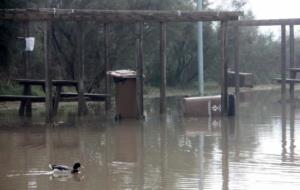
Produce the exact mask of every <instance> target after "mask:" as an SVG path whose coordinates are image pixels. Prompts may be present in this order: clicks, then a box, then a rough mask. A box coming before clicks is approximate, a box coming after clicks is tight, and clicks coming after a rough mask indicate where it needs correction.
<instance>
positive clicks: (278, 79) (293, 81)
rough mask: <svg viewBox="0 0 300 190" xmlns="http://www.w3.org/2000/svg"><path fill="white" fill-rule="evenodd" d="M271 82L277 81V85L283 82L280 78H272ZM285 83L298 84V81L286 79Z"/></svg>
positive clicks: (299, 81)
mask: <svg viewBox="0 0 300 190" xmlns="http://www.w3.org/2000/svg"><path fill="white" fill-rule="evenodd" d="M273 80H275V81H277V82H278V83H281V82H282V81H283V80H282V79H281V78H274V79H273ZM285 83H300V79H291V78H286V79H285Z"/></svg>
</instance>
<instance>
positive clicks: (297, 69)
mask: <svg viewBox="0 0 300 190" xmlns="http://www.w3.org/2000/svg"><path fill="white" fill-rule="evenodd" d="M288 70H289V71H291V72H300V68H297V67H292V68H288Z"/></svg>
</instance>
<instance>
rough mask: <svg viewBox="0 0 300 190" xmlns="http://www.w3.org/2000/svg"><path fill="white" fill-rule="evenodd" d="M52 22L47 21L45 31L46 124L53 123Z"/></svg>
mask: <svg viewBox="0 0 300 190" xmlns="http://www.w3.org/2000/svg"><path fill="white" fill-rule="evenodd" d="M51 27H52V21H51V20H50V21H47V22H46V26H45V31H44V63H45V89H46V101H45V104H46V123H52V121H53V104H52V76H51V63H52V46H51V36H52V34H51V33H52V30H51Z"/></svg>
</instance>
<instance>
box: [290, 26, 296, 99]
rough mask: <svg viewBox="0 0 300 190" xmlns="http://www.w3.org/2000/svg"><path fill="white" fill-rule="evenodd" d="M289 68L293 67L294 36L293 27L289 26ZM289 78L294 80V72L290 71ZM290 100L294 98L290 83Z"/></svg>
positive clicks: (293, 90) (292, 84) (292, 86)
mask: <svg viewBox="0 0 300 190" xmlns="http://www.w3.org/2000/svg"><path fill="white" fill-rule="evenodd" d="M289 42H290V49H289V50H290V68H294V66H295V36H294V25H290V40H289ZM289 71H290V73H289V74H290V78H296V72H295V71H294V70H290V69H289ZM289 91H290V99H291V100H293V99H294V98H295V85H294V83H290V90H289Z"/></svg>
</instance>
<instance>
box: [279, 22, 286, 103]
mask: <svg viewBox="0 0 300 190" xmlns="http://www.w3.org/2000/svg"><path fill="white" fill-rule="evenodd" d="M280 68H281V101H282V102H281V103H282V104H284V103H285V101H286V85H285V83H286V28H285V25H281V67H280Z"/></svg>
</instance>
